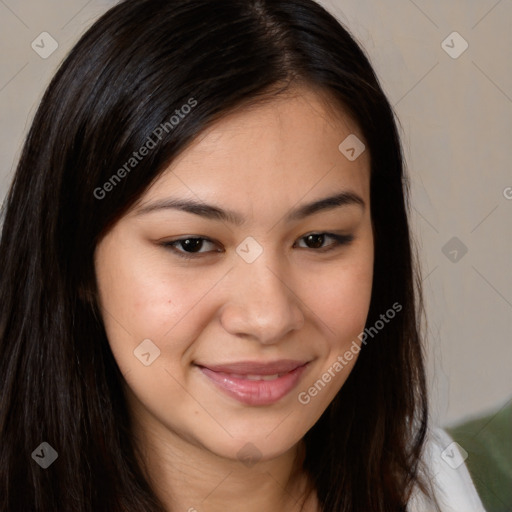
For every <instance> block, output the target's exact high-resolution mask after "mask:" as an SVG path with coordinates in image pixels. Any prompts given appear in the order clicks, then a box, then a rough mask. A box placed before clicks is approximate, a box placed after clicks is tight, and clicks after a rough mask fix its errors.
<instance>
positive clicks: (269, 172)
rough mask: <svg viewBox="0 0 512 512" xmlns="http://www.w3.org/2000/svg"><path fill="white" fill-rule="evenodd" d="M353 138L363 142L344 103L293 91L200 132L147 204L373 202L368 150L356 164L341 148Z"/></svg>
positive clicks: (155, 187)
mask: <svg viewBox="0 0 512 512" xmlns="http://www.w3.org/2000/svg"><path fill="white" fill-rule="evenodd" d="M350 135H355V136H357V138H358V139H360V140H363V136H362V134H361V132H360V129H359V127H358V126H357V124H356V123H355V122H354V121H353V120H352V119H351V117H349V116H348V115H347V114H346V113H345V112H344V111H343V110H342V109H341V106H339V105H338V103H335V102H334V101H329V97H326V96H325V95H319V94H318V93H316V92H313V91H312V90H310V89H305V88H300V89H294V90H292V91H291V92H289V93H287V94H285V95H282V96H278V97H276V98H275V99H272V100H271V101H268V102H266V103H263V104H257V105H253V106H251V107H249V108H240V109H239V110H237V111H234V112H232V113H230V114H228V115H226V116H224V117H223V118H221V119H220V120H218V121H216V122H215V123H214V124H213V125H211V126H210V127H209V128H207V129H206V130H204V131H203V132H201V133H200V134H199V135H198V136H197V137H196V139H195V140H194V141H193V142H192V143H191V144H190V145H189V146H188V148H187V149H185V150H184V151H183V152H182V153H181V154H180V155H179V156H178V157H177V158H176V159H175V160H174V161H173V162H172V163H171V165H170V166H169V167H168V169H166V170H165V171H164V172H163V173H162V175H161V176H160V177H159V178H158V179H157V180H156V182H155V183H154V185H153V186H152V187H151V188H150V189H149V190H148V191H147V192H146V194H145V195H144V197H143V198H142V200H141V202H142V203H144V202H146V201H147V200H151V199H160V198H162V197H165V196H166V195H169V194H175V193H179V194H180V195H185V196H187V197H191V198H192V197H194V198H195V199H200V200H205V201H206V200H211V199H214V200H216V201H217V202H218V201H229V202H230V204H233V205H234V206H240V207H243V206H244V203H250V205H251V206H253V207H261V206H262V205H263V204H267V205H268V204H283V202H284V203H286V204H293V203H296V202H297V201H298V200H300V199H301V198H305V199H306V198H307V196H308V195H309V196H310V197H312V198H314V197H315V196H318V195H321V194H325V193H332V192H333V188H336V189H343V190H346V189H351V190H353V191H354V192H357V193H358V194H359V195H362V196H366V197H368V194H369V172H370V170H369V167H370V157H369V154H368V151H364V152H363V153H362V154H361V155H360V156H359V157H358V158H357V159H356V160H354V161H350V160H349V159H347V158H346V156H344V154H343V153H342V152H341V151H340V149H339V148H338V146H339V145H340V143H342V141H344V140H345V139H346V138H347V137H348V136H350ZM256 196H258V197H259V198H260V203H259V204H258V205H256V204H255V202H254V201H255V197H256ZM139 204H140V203H139Z"/></svg>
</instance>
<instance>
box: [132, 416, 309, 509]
mask: <svg viewBox="0 0 512 512" xmlns="http://www.w3.org/2000/svg"><path fill="white" fill-rule="evenodd" d="M134 427H135V432H134V434H135V442H136V443H137V447H138V449H139V452H140V454H141V455H140V456H141V463H142V465H143V467H145V468H146V472H147V475H148V477H149V480H150V482H151V483H152V487H153V489H154V491H155V492H156V494H157V496H158V497H159V498H160V500H161V501H162V502H163V504H164V505H165V507H166V509H167V511H168V512H178V511H180V512H181V511H187V512H203V511H208V512H221V511H222V512H229V511H230V510H237V511H238V510H243V511H244V512H261V510H265V512H274V511H275V512H282V511H283V510H286V511H289V512H299V511H302V512H317V511H318V510H319V508H318V504H317V501H316V495H315V493H314V492H310V487H309V481H308V479H307V477H306V475H305V473H304V471H303V470H302V462H303V458H304V447H303V444H302V443H300V444H298V445H295V446H294V447H292V448H291V449H290V450H288V451H287V452H286V453H283V454H282V455H280V456H279V457H276V458H274V459H272V460H267V461H260V462H258V463H257V464H254V465H252V466H248V465H244V464H243V463H242V462H240V461H238V460H231V459H226V458H223V457H220V456H218V455H216V454H214V453H212V452H211V451H209V450H207V449H206V448H205V447H202V446H197V445H196V444H193V443H192V442H189V441H188V440H186V439H184V438H183V437H182V436H179V435H178V434H177V433H174V432H171V431H169V430H168V429H165V428H164V427H163V426H161V425H160V424H158V423H156V422H155V424H154V425H151V426H148V425H145V426H144V429H141V428H140V426H137V424H136V425H135V426H134ZM230 507H232V508H230Z"/></svg>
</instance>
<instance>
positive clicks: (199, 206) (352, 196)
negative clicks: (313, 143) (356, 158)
mask: <svg viewBox="0 0 512 512" xmlns="http://www.w3.org/2000/svg"><path fill="white" fill-rule="evenodd" d="M349 205H359V206H360V207H361V208H362V209H363V210H364V208H365V202H364V200H363V199H362V198H361V197H360V196H359V195H357V194H356V193H354V192H350V191H343V192H340V193H338V194H336V195H333V196H329V197H324V198H323V199H318V200H316V201H313V202H311V203H307V204H304V205H301V206H299V207H297V208H294V209H293V210H291V211H290V212H288V214H287V215H286V217H285V221H286V222H293V221H298V220H301V219H304V218H305V217H309V216H310V215H314V214H315V213H318V212H321V211H327V210H332V209H334V208H340V207H342V206H349ZM166 209H174V210H181V211H185V212H188V213H193V214H195V215H199V216H201V217H204V218H206V219H212V220H219V221H226V222H230V223H232V224H235V225H237V226H240V225H242V224H244V222H245V218H244V217H243V216H242V215H240V214H239V213H237V212H234V211H231V210H223V209H222V208H219V207H218V206H214V205H211V204H206V203H203V202H199V201H196V200H193V199H176V198H168V199H163V200H161V201H156V202H154V203H149V204H147V205H144V206H142V207H140V208H139V209H138V210H137V211H136V212H135V214H136V215H142V214H145V213H150V212H154V211H158V210H166Z"/></svg>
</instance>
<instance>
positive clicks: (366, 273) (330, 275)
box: [308, 256, 373, 349]
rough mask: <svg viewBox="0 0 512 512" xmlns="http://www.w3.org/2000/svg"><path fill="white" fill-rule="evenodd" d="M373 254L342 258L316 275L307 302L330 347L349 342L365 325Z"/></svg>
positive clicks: (369, 296)
mask: <svg viewBox="0 0 512 512" xmlns="http://www.w3.org/2000/svg"><path fill="white" fill-rule="evenodd" d="M372 280H373V258H370V257H368V256H365V257H361V258H359V259H354V261H353V262H346V263H344V264H343V265H340V266H336V267H334V268H332V269H330V270H329V271H328V272H325V273H324V274H323V275H321V276H316V278H315V280H314V281H313V283H314V284H313V286H311V287H310V288H309V291H308V295H309V303H310V304H311V305H312V309H313V311H314V312H315V313H316V314H317V316H318V317H319V318H320V319H321V320H322V322H323V323H324V325H325V329H326V333H327V337H328V340H329V342H330V345H332V348H337V349H340V348H342V347H344V346H345V345H346V344H347V343H348V344H350V343H351V342H352V340H353V339H354V338H356V337H357V335H358V334H360V333H361V332H362V331H363V329H364V326H365V323H366V319H367V315H368V310H369V307H370V300H371V292H372Z"/></svg>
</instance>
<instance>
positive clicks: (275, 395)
mask: <svg viewBox="0 0 512 512" xmlns="http://www.w3.org/2000/svg"><path fill="white" fill-rule="evenodd" d="M197 366H198V368H199V369H200V370H201V372H202V373H203V374H204V375H205V376H206V377H208V379H209V380H210V381H211V382H212V383H213V384H214V385H215V386H216V387H217V388H219V389H220V390H222V391H224V393H226V394H227V395H228V396H230V397H232V398H234V399H236V400H238V401H239V402H241V403H243V404H246V405H270V404H273V403H275V402H278V401H279V400H281V398H283V397H284V396H286V395H287V394H288V393H290V391H291V390H292V389H293V388H294V387H295V386H296V385H297V384H298V382H299V380H300V378H301V376H302V374H303V373H304V372H305V370H306V368H307V367H308V366H309V362H307V361H306V362H305V361H295V360H291V359H286V360H280V361H273V362H269V363H263V362H250V361H241V362H237V363H230V364H222V365H208V366H203V365H200V364H197ZM272 375H278V377H277V378H274V379H272V380H263V379H257V377H258V376H261V377H265V376H266V377H269V376H272ZM248 376H250V379H249V378H247V377H248Z"/></svg>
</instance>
